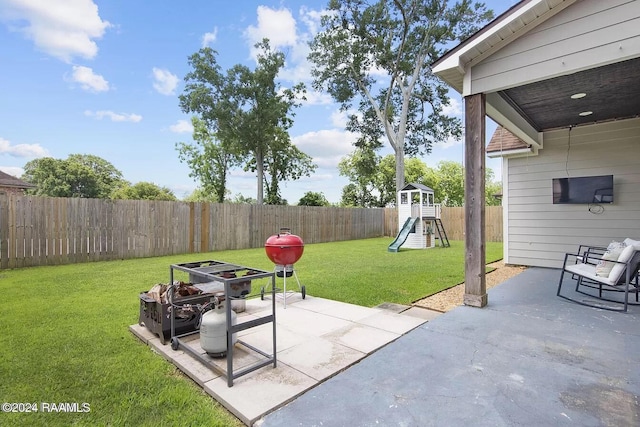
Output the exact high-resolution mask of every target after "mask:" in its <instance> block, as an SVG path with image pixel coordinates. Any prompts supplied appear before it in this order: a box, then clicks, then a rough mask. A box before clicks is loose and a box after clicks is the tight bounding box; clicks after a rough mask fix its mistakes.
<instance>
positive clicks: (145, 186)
mask: <svg viewBox="0 0 640 427" xmlns="http://www.w3.org/2000/svg"><path fill="white" fill-rule="evenodd" d="M111 198H112V199H127V200H166V201H175V200H177V199H176V196H175V195H174V194H173V192H172V191H171V190H169V189H168V188H167V187H160V186H158V185H156V184H154V183H152V182H144V181H142V182H138V183H136V184H134V185H125V186H123V187H120V188H118V189H117V190H115V191H113V193H111Z"/></svg>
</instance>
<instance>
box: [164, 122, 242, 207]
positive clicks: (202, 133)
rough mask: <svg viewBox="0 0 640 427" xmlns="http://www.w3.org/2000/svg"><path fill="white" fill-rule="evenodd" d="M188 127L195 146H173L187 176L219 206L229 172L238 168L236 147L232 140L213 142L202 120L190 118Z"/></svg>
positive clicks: (222, 199) (238, 160)
mask: <svg viewBox="0 0 640 427" xmlns="http://www.w3.org/2000/svg"><path fill="white" fill-rule="evenodd" d="M191 123H192V124H193V140H194V142H195V143H194V144H188V143H185V142H179V143H178V144H176V148H177V149H178V152H179V158H180V161H182V162H185V163H187V164H188V165H189V171H190V172H189V176H190V177H192V178H194V179H197V180H198V181H199V182H200V185H201V188H202V191H203V192H204V193H206V194H211V195H212V199H213V200H212V201H215V202H218V203H222V202H224V197H225V195H226V192H227V174H228V172H229V169H230V168H232V167H233V166H236V165H239V164H240V155H239V152H238V150H239V147H238V146H237V144H233V140H229V139H226V140H224V141H219V140H216V139H214V137H213V135H212V134H211V132H210V131H209V129H208V128H207V125H206V122H205V121H204V120H201V119H199V118H198V117H192V118H191Z"/></svg>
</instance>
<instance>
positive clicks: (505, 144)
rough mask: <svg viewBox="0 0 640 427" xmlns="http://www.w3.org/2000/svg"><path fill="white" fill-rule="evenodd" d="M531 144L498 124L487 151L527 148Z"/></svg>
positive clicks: (495, 151)
mask: <svg viewBox="0 0 640 427" xmlns="http://www.w3.org/2000/svg"><path fill="white" fill-rule="evenodd" d="M528 148H529V144H527V143H526V142H524V141H523V140H521V139H520V138H518V137H517V136H515V135H514V134H512V133H511V132H509V131H508V130H506V129H505V128H503V127H502V126H498V127H497V128H496V131H495V132H494V133H493V136H492V137H491V141H489V145H487V153H497V152H506V151H513V150H525V149H528Z"/></svg>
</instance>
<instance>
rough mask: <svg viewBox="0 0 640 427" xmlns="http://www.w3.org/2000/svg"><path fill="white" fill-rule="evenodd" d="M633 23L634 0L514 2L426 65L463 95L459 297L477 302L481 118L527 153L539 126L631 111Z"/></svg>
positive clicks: (481, 295)
mask: <svg viewBox="0 0 640 427" xmlns="http://www.w3.org/2000/svg"><path fill="white" fill-rule="evenodd" d="M639 28H640V1H625V0H609V1H607V2H603V1H601V0H580V1H578V0H522V1H520V2H519V3H517V4H516V5H514V6H513V7H511V8H510V9H509V10H507V11H506V12H505V13H503V14H502V15H500V16H498V17H497V18H496V19H495V20H494V21H492V22H491V23H489V24H488V25H487V26H485V27H484V28H482V29H481V30H480V31H478V32H477V33H475V34H474V35H472V36H471V37H470V38H468V39H467V40H465V41H463V42H462V43H460V44H459V45H458V46H456V47H454V48H453V49H451V50H450V51H449V52H447V53H446V54H444V55H443V56H442V57H441V58H439V59H438V60H437V61H436V62H435V63H433V64H432V71H433V73H434V74H435V75H437V76H439V77H440V78H442V79H443V80H444V81H445V82H447V83H448V84H449V85H450V86H451V87H452V88H454V89H455V90H456V91H458V92H460V93H461V94H462V95H463V96H464V99H465V202H464V206H465V228H466V230H467V233H466V235H465V245H466V250H467V257H466V259H465V286H466V292H465V296H464V302H465V304H467V305H472V306H477V307H484V306H485V305H486V304H487V294H486V287H485V281H484V274H485V273H484V261H485V249H484V240H485V236H484V226H485V224H484V222H485V221H484V204H485V199H484V197H485V196H484V192H485V188H484V187H485V182H484V179H485V178H484V170H485V150H484V145H485V141H486V134H485V133H486V123H485V118H486V116H489V117H491V118H492V119H493V120H494V121H495V122H497V123H498V124H499V125H500V126H502V127H503V128H505V129H506V130H507V131H509V132H510V133H511V134H513V136H514V137H515V138H516V139H519V140H521V142H522V143H523V144H524V145H523V147H524V146H527V147H529V150H530V152H531V153H534V154H535V153H538V152H539V150H542V149H543V148H544V135H545V132H546V131H548V130H552V129H558V128H569V129H571V128H572V127H574V126H582V125H586V124H599V123H602V122H608V121H613V120H622V119H629V118H632V117H638V116H639V115H640V85H639V84H637V82H638V81H640V31H639V30H638V29H639ZM525 150H526V149H525Z"/></svg>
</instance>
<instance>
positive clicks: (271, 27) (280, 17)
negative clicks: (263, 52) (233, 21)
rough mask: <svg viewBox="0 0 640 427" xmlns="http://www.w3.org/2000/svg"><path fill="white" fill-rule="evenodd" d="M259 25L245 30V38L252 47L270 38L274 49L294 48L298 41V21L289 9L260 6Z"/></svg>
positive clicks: (258, 10) (258, 11)
mask: <svg viewBox="0 0 640 427" xmlns="http://www.w3.org/2000/svg"><path fill="white" fill-rule="evenodd" d="M257 13H258V25H257V26H253V25H250V26H249V27H248V28H247V29H246V30H245V37H246V38H247V39H248V41H249V42H250V44H251V46H253V45H254V44H256V43H257V42H259V41H262V39H263V38H268V39H269V43H270V45H271V47H272V48H275V49H280V48H283V47H290V46H294V45H295V44H296V41H297V36H296V21H295V19H293V15H291V11H290V10H289V9H284V8H283V9H279V10H276V9H271V8H270V7H268V6H258V9H257Z"/></svg>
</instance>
